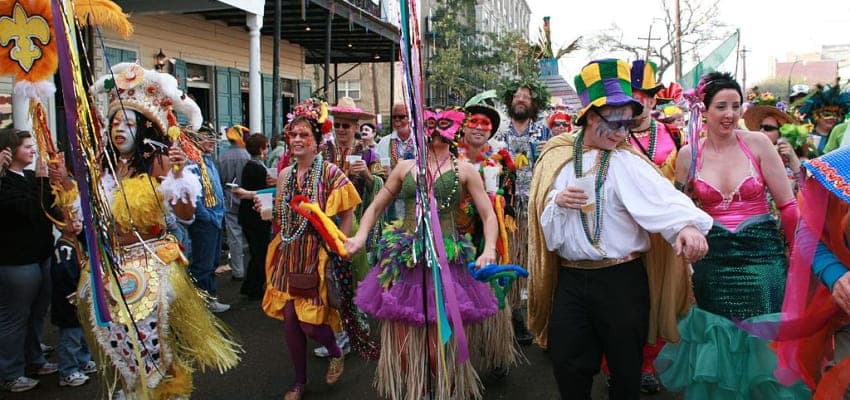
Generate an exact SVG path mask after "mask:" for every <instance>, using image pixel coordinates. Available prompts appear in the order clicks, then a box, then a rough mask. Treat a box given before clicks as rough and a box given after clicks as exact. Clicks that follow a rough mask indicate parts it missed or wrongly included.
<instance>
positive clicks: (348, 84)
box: [337, 81, 360, 100]
mask: <svg viewBox="0 0 850 400" xmlns="http://www.w3.org/2000/svg"><path fill="white" fill-rule="evenodd" d="M337 91H338V92H339V96H340V97H343V96H348V97H351V98H352V99H354V100H360V81H341V82H340V83H339V87H338V88H337Z"/></svg>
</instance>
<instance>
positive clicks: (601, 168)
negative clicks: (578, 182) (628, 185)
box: [573, 131, 611, 251]
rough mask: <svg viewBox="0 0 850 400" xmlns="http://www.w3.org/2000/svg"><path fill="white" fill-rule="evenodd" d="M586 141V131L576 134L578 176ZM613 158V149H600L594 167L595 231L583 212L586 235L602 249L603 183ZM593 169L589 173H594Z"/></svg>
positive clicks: (574, 160) (580, 171)
mask: <svg viewBox="0 0 850 400" xmlns="http://www.w3.org/2000/svg"><path fill="white" fill-rule="evenodd" d="M583 142H584V131H582V132H581V133H579V134H578V135H577V136H576V139H575V144H574V147H573V167H574V170H575V176H576V178H580V177H582V175H583V173H582V171H583V169H582V154H583V152H584V151H583V148H582V144H583ZM610 160H611V150H599V156H598V157H597V160H596V165H595V167H594V168H593V169H595V170H596V182H595V184H594V189H595V190H594V191H595V193H594V198H595V200H596V202H595V203H594V204H593V212H594V213H596V214H595V219H594V222H595V225H594V229H593V232H591V229H590V225H589V223H588V216H587V214H588V213H585V212H584V211H583V210H580V212H581V226H582V228H583V229H584V235H585V237H586V238H587V240H588V241H589V242H590V244H592V245H593V247H596V248H597V249H599V250H600V251H601V250H602V248H601V247H600V245H599V237H600V235H601V234H602V201H603V196H602V193H603V190H602V184H603V183H605V178H606V177H607V176H608V166H609V165H610ZM593 169H592V170H591V171H589V172H588V173H593Z"/></svg>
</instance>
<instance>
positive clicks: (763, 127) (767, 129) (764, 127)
mask: <svg viewBox="0 0 850 400" xmlns="http://www.w3.org/2000/svg"><path fill="white" fill-rule="evenodd" d="M759 129H761V131H762V132H773V131H778V130H779V127H778V126H773V125H764V124H762V125H759Z"/></svg>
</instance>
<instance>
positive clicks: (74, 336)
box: [50, 214, 97, 387]
mask: <svg viewBox="0 0 850 400" xmlns="http://www.w3.org/2000/svg"><path fill="white" fill-rule="evenodd" d="M82 227H83V225H82V222H81V221H80V220H79V219H77V218H75V217H73V216H70V217H68V216H67V214H66V218H65V225H64V226H63V227H61V231H62V236H61V237H60V238H59V241H57V242H56V248H55V250H54V252H53V257H52V258H51V260H50V261H51V262H50V264H51V265H50V275H51V278H52V282H53V294H52V299H51V301H52V304H51V306H52V307H51V316H50V320H51V322H52V323H53V324H54V325H56V326H57V327H58V328H59V345H58V346H56V354H57V357H58V358H59V386H71V387H75V386H80V385H83V384H85V383H86V382H88V381H89V377H88V376H87V375H86V374H90V373H93V372H96V371H97V366H96V365H95V363H94V361H92V356H91V353H90V352H89V349H88V346H87V345H86V341H85V338H84V337H83V330H82V328H81V327H80V321H79V320H78V319H77V307H76V305H75V303H76V293H77V283H78V282H79V280H80V270H81V263H80V260H79V259H78V250H79V248H80V247H79V241H78V240H77V235H78V234H79V233H80V232H81V231H82Z"/></svg>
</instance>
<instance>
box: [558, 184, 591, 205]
mask: <svg viewBox="0 0 850 400" xmlns="http://www.w3.org/2000/svg"><path fill="white" fill-rule="evenodd" d="M588 200H590V197H588V196H587V193H585V192H584V190H581V189H579V188H577V187H574V186H569V187H567V188H566V189H564V190H562V191H561V193H558V194H557V195H555V204H556V205H557V206H558V207H564V208H572V209H576V210H580V209H581V207H582V206H583V205H585V204H587V201H588Z"/></svg>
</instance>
